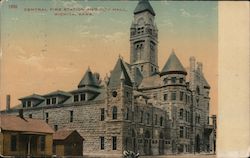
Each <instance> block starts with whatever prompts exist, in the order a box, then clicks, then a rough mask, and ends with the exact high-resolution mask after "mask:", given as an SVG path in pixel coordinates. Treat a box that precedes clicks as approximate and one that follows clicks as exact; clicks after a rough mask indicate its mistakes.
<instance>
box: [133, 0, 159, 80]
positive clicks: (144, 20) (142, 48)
mask: <svg viewBox="0 0 250 158" xmlns="http://www.w3.org/2000/svg"><path fill="white" fill-rule="evenodd" d="M154 20H155V12H154V10H153V8H152V6H151V5H150V3H149V1H148V0H140V1H139V3H138V4H137V6H136V8H135V10H134V20H133V22H132V25H131V28H130V64H131V65H132V71H133V70H135V68H136V67H137V68H139V70H140V71H141V72H142V74H143V77H148V76H151V75H153V74H155V73H157V72H158V69H159V67H158V29H157V27H156V24H155V22H154Z"/></svg>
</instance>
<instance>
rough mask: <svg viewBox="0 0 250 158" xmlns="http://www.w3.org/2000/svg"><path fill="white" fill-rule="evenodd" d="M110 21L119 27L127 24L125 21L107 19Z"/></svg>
mask: <svg viewBox="0 0 250 158" xmlns="http://www.w3.org/2000/svg"><path fill="white" fill-rule="evenodd" d="M109 19H110V21H111V22H112V23H117V24H121V25H125V24H127V21H126V20H123V21H122V20H117V19H114V18H109Z"/></svg>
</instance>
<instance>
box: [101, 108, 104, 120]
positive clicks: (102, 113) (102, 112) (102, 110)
mask: <svg viewBox="0 0 250 158" xmlns="http://www.w3.org/2000/svg"><path fill="white" fill-rule="evenodd" d="M104 119H105V109H104V108H101V121H104Z"/></svg>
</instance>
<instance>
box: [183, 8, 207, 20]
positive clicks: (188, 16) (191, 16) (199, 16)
mask: <svg viewBox="0 0 250 158" xmlns="http://www.w3.org/2000/svg"><path fill="white" fill-rule="evenodd" d="M180 12H181V16H183V17H187V18H205V17H207V16H208V15H201V14H198V13H197V14H191V13H189V12H188V11H186V10H185V9H180Z"/></svg>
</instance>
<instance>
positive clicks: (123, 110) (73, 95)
mask: <svg viewBox="0 0 250 158" xmlns="http://www.w3.org/2000/svg"><path fill="white" fill-rule="evenodd" d="M155 16H156V14H155V12H154V10H153V8H152V6H151V4H150V3H149V1H147V0H140V1H139V2H138V4H137V6H136V8H135V10H134V20H133V22H132V25H131V28H130V50H131V51H130V63H127V62H125V61H124V60H123V59H122V58H121V57H119V58H118V60H117V62H116V65H115V66H114V69H113V70H112V71H111V74H110V75H109V76H106V77H105V79H104V80H103V81H102V80H101V79H100V76H99V74H98V73H93V72H92V71H91V70H90V69H89V68H88V69H87V71H86V73H85V74H84V76H83V78H82V80H81V81H80V83H79V85H78V86H77V88H76V89H75V90H72V91H70V92H64V91H55V92H52V93H49V94H45V95H38V94H32V95H30V96H27V97H23V98H21V99H20V101H21V103H22V105H21V107H16V108H13V109H10V110H8V111H6V113H7V114H15V113H16V111H17V110H16V109H18V108H22V109H24V115H25V116H26V117H32V118H39V119H44V121H46V122H47V123H48V124H49V125H50V126H51V127H53V128H54V129H55V130H57V129H61V128H68V129H73V130H77V131H78V132H79V133H80V134H81V135H83V136H84V145H83V146H84V151H83V152H84V154H85V155H97V156H98V155H99V157H102V156H103V155H107V154H109V155H110V156H111V155H112V156H118V157H119V156H121V155H122V152H123V151H124V150H132V151H135V152H139V153H140V154H141V155H164V154H176V153H193V152H204V151H207V152H209V151H211V150H213V145H212V144H211V139H212V138H211V137H212V134H211V133H213V127H212V126H211V125H209V118H210V117H209V107H210V105H209V100H210V97H209V91H210V86H209V84H208V82H207V81H206V79H205V77H204V74H203V71H202V63H200V62H196V60H195V58H194V57H191V58H190V65H189V69H188V70H186V69H185V68H184V67H183V65H182V64H181V62H180V60H179V59H178V57H177V56H176V54H175V52H174V50H173V51H172V53H171V55H170V56H169V58H168V60H167V61H166V64H165V66H164V67H163V68H162V70H161V71H160V70H159V66H158V29H157V26H156V24H155V21H154V20H155Z"/></svg>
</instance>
